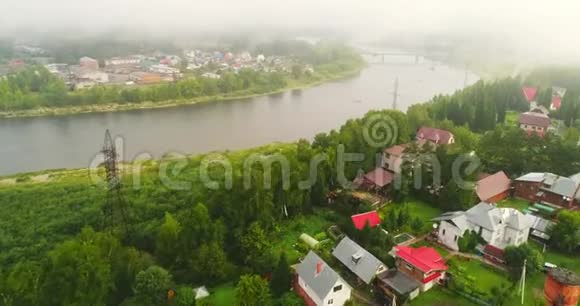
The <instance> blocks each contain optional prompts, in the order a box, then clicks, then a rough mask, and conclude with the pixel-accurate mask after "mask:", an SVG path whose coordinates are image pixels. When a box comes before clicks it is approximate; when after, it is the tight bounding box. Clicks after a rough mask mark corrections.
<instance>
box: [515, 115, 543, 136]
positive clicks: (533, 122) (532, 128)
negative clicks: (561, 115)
mask: <svg viewBox="0 0 580 306" xmlns="http://www.w3.org/2000/svg"><path fill="white" fill-rule="evenodd" d="M518 122H519V125H520V128H521V129H522V130H524V131H526V132H527V133H528V135H531V134H532V133H535V134H536V135H538V136H540V137H541V136H544V135H545V134H546V132H547V131H548V128H549V127H550V117H548V116H547V115H546V114H543V113H537V112H525V113H523V114H520V117H519V119H518Z"/></svg>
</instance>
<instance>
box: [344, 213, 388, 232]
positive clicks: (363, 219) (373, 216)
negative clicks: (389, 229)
mask: <svg viewBox="0 0 580 306" xmlns="http://www.w3.org/2000/svg"><path fill="white" fill-rule="evenodd" d="M350 218H351V219H352V223H353V224H354V227H356V228H357V229H358V230H362V229H363V228H364V227H365V226H366V225H367V224H368V225H369V226H370V227H376V226H378V225H379V224H381V217H380V216H379V214H378V213H377V211H376V210H373V211H369V212H366V213H362V214H358V215H354V216H351V217H350Z"/></svg>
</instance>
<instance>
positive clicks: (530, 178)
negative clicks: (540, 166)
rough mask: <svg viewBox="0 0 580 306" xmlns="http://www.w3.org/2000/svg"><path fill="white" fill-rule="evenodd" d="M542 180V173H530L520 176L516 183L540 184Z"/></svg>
mask: <svg viewBox="0 0 580 306" xmlns="http://www.w3.org/2000/svg"><path fill="white" fill-rule="evenodd" d="M543 180H544V173H543V172H530V173H528V174H526V175H523V176H520V177H518V178H517V179H516V181H523V182H538V183H539V182H541V181H543Z"/></svg>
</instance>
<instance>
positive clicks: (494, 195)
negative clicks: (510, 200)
mask: <svg viewBox="0 0 580 306" xmlns="http://www.w3.org/2000/svg"><path fill="white" fill-rule="evenodd" d="M511 185H512V181H511V180H510V179H509V177H508V176H507V175H506V174H505V173H504V172H503V171H499V172H497V173H495V174H492V175H490V176H487V177H485V178H483V179H481V180H479V181H477V184H476V185H475V193H476V194H477V196H478V197H479V200H481V201H482V202H487V203H496V202H499V201H501V200H503V199H505V198H507V197H508V196H509V193H510V190H511Z"/></svg>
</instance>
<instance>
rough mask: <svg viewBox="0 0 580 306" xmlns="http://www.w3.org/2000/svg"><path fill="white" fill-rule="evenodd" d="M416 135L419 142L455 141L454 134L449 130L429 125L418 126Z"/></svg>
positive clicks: (443, 142) (446, 143)
mask: <svg viewBox="0 0 580 306" xmlns="http://www.w3.org/2000/svg"><path fill="white" fill-rule="evenodd" d="M416 137H417V141H419V143H421V141H429V142H431V143H433V144H435V145H440V144H445V145H448V144H452V143H455V136H453V134H452V133H451V132H449V131H446V130H441V129H436V128H430V127H422V128H420V129H419V131H418V132H417V136H416Z"/></svg>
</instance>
